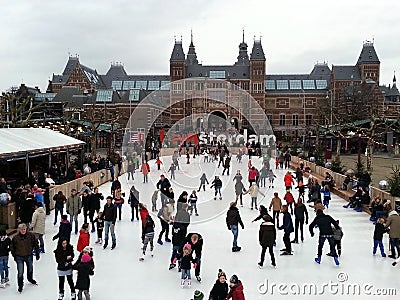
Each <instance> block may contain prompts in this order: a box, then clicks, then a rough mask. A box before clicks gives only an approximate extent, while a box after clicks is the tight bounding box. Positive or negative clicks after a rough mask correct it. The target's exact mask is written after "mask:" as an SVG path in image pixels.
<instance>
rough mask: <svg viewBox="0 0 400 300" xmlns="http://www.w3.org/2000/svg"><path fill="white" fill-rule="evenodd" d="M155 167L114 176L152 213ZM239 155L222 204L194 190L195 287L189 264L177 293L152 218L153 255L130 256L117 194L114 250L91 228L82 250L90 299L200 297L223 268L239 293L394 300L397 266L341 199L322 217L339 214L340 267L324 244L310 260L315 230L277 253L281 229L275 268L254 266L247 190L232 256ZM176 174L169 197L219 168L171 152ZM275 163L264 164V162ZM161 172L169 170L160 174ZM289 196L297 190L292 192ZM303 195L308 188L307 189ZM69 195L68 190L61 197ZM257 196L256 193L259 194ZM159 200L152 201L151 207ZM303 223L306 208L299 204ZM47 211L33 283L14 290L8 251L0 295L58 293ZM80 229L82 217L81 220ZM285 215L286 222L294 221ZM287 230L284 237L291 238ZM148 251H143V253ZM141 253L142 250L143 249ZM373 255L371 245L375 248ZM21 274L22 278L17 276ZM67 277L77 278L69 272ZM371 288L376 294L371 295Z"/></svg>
mask: <svg viewBox="0 0 400 300" xmlns="http://www.w3.org/2000/svg"><path fill="white" fill-rule="evenodd" d="M162 160H163V163H164V165H163V166H162V170H161V171H157V170H156V169H157V167H156V165H155V162H154V160H152V161H150V162H149V163H150V167H151V172H150V174H149V175H150V178H149V183H148V184H143V183H142V182H143V179H142V174H141V173H140V172H139V171H136V173H135V179H134V181H132V180H130V181H128V180H127V177H126V175H123V176H121V178H120V181H121V183H122V187H123V192H126V194H127V196H128V195H129V189H130V187H131V185H132V184H135V187H136V188H137V189H138V190H139V191H140V201H141V202H144V203H145V204H146V205H147V207H148V209H149V210H151V195H152V194H153V191H154V190H155V184H156V183H157V181H158V180H159V176H160V175H161V174H168V173H167V172H166V170H168V168H169V166H170V164H171V159H170V157H164V158H162ZM247 160H248V159H247V157H244V159H243V161H242V163H241V164H238V163H237V162H236V157H235V156H234V157H233V158H232V164H231V165H232V166H231V170H230V171H231V173H230V176H221V178H222V181H223V189H222V191H223V200H222V201H221V200H219V199H218V200H214V199H213V190H211V189H210V187H209V186H207V191H206V192H203V191H201V192H200V193H198V197H199V202H198V203H199V204H198V210H199V216H197V217H196V216H192V218H191V222H192V223H191V224H190V226H189V228H188V232H198V233H200V234H201V235H202V236H203V239H204V246H203V255H202V266H201V277H202V282H201V283H198V282H197V281H196V280H195V277H194V270H192V278H193V279H194V280H193V282H192V287H191V288H190V289H189V288H184V289H182V288H181V287H180V273H178V272H177V270H176V269H174V270H168V266H169V259H170V255H171V248H172V246H171V244H170V243H164V245H162V246H160V245H158V244H157V243H156V241H157V237H158V233H159V231H160V223H159V221H158V219H157V217H156V216H155V215H154V219H155V222H156V237H155V239H154V243H155V250H154V254H155V256H154V257H153V258H152V257H150V255H147V256H146V258H145V260H144V262H140V261H139V260H138V258H139V256H140V254H141V238H140V235H141V229H140V222H138V221H134V222H131V221H130V218H131V214H130V206H129V205H128V203H127V200H128V199H127V198H128V197H126V198H125V204H124V205H123V218H122V221H117V223H116V227H115V230H116V235H117V247H116V249H114V250H112V251H111V250H110V246H109V247H108V249H106V250H103V249H102V247H101V246H97V245H95V244H94V242H95V241H96V237H97V236H96V233H92V234H91V246H92V247H93V248H94V261H95V264H96V268H95V270H94V272H95V275H94V276H93V277H91V288H90V293H91V296H92V299H94V300H102V299H139V300H141V299H143V300H144V299H171V300H172V299H176V300H188V299H191V298H192V297H193V292H194V291H195V290H196V289H199V290H201V291H202V292H203V293H204V294H205V295H206V297H205V299H208V294H209V291H210V290H211V288H212V286H213V284H214V282H215V280H216V279H217V272H218V269H219V268H221V269H223V271H225V272H226V274H227V278H228V280H229V278H230V276H231V275H232V274H237V275H238V277H239V279H240V280H241V281H242V283H243V286H244V293H245V296H246V299H250V300H253V299H254V300H255V299H280V298H282V297H284V296H287V295H289V296H292V298H297V297H299V298H304V299H308V298H310V297H317V296H318V297H320V298H321V299H354V298H360V299H361V298H365V297H366V296H368V295H372V297H370V298H376V299H395V296H383V295H384V294H385V293H391V294H393V293H396V294H397V295H399V294H400V283H399V272H400V270H399V267H393V266H392V265H391V263H392V261H393V260H392V259H390V258H382V257H381V256H380V255H379V254H377V255H376V256H373V255H372V234H373V229H374V226H373V225H372V223H371V222H370V221H369V220H368V218H369V216H368V215H367V214H366V213H357V212H355V211H354V210H353V209H344V208H343V207H342V206H343V205H344V204H345V202H344V200H342V199H340V198H338V197H337V196H335V195H333V199H332V201H331V205H330V207H329V209H328V210H325V212H326V213H328V214H330V215H331V216H332V217H333V218H334V219H339V220H340V225H341V226H342V228H343V232H344V237H343V240H342V257H341V258H340V266H336V265H335V264H334V262H333V259H332V258H330V257H328V256H326V255H325V254H326V253H328V244H327V243H326V245H325V247H324V254H323V257H322V262H321V264H320V265H318V264H316V263H315V262H314V257H315V256H316V249H317V241H318V230H317V229H316V230H315V233H316V234H315V236H314V237H313V238H311V236H310V234H309V232H308V226H306V228H305V240H304V243H300V244H293V249H294V255H293V256H279V253H280V251H279V250H280V249H282V248H283V242H282V236H283V232H282V231H278V237H277V246H276V247H275V255H276V264H277V268H276V269H274V268H272V267H271V265H270V260H269V255H268V254H267V255H266V260H265V262H264V268H263V269H259V268H258V266H257V263H258V262H259V260H260V251H261V248H260V246H259V244H258V229H259V226H260V221H259V222H255V223H252V222H251V221H252V220H253V219H254V218H255V217H256V216H257V215H258V211H255V210H250V207H249V205H250V196H249V195H245V196H244V204H245V205H244V207H240V206H239V210H240V214H241V216H242V220H243V222H244V225H245V229H244V230H241V229H240V231H239V246H241V247H242V251H240V252H236V253H232V251H231V247H232V240H233V237H232V233H231V231H229V230H228V229H227V226H226V223H225V215H226V211H227V209H228V207H229V203H230V202H231V201H233V200H234V199H235V196H234V182H233V176H234V175H235V173H236V170H238V169H240V170H241V171H242V175H243V177H244V180H243V182H244V184H245V186H246V187H248V183H247V180H246V178H247ZM261 163H262V161H261V160H259V159H258V158H257V159H254V160H253V164H254V165H255V166H256V167H261ZM180 165H181V170H180V171H176V180H173V181H172V182H171V183H172V186H173V188H174V190H175V200H177V199H178V196H179V194H180V193H181V192H182V191H183V190H186V191H188V193H189V194H190V192H191V191H192V190H193V189H196V190H197V188H198V186H199V177H200V176H201V175H202V173H203V172H205V173H206V174H207V177H208V180H209V181H210V182H211V181H212V179H213V177H214V175H221V174H222V167H221V168H216V166H217V165H216V163H203V158H202V157H197V158H196V159H191V163H190V164H186V157H183V156H182V157H181V158H180ZM274 165H275V164H274V163H272V161H271V166H274ZM286 171H287V170H280V169H278V170H276V171H275V173H276V176H277V178H276V180H275V188H274V189H268V188H262V189H261V191H262V192H265V193H266V197H265V198H263V199H262V201H261V203H259V204H264V205H269V203H270V200H271V198H272V195H273V192H275V191H276V192H278V193H279V196H280V197H281V198H283V195H284V184H283V176H284V174H285V173H286ZM167 176H168V178H169V174H168V175H167ZM110 186H111V183H107V184H105V185H103V186H101V187H100V191H101V192H102V193H103V195H105V196H107V195H109V193H110ZM293 194H294V196H295V198H296V199H297V195H298V192H297V190H295V191H294V192H293ZM306 194H307V193H306ZM67 196H68V195H67ZM261 198H262V196H260V197H259V198H258V199H259V200H261ZM159 206H160V200H159V202H158V207H159ZM308 212H309V216H310V218H311V220H312V219H313V218H314V216H315V213H314V211H313V209H311V208H309V209H308ZM53 219H54V216H53V212H52V215H51V216H49V217H48V218H47V220H46V239H45V248H46V253H45V254H42V255H41V259H40V260H39V261H35V262H34V278H35V279H36V280H37V282H38V286H32V285H31V284H29V283H27V281H26V279H25V287H24V290H23V292H22V294H21V295H20V294H19V293H18V292H17V284H16V265H15V263H14V261H13V260H12V257H10V261H9V266H10V286H8V287H7V288H6V289H0V297H1V299H4V300H8V299H30V300H31V299H35V300H42V299H43V300H44V299H52V300H55V299H57V297H58V278H57V273H56V263H55V258H54V254H53V250H54V249H55V248H56V242H55V241H52V236H53V235H54V234H56V232H57V231H58V224H57V225H56V226H53ZM79 221H80V225H81V224H82V222H83V217H82V216H80V219H79ZM293 221H294V218H293ZM293 237H294V234H292V235H291V239H293ZM77 239H78V236H76V235H74V234H73V235H72V238H71V243H72V244H73V245H74V248H76V243H77ZM384 239H385V240H384V245H385V248H386V249H385V251H386V253H387V254H389V249H388V236H387V235H386V236H385V238H384ZM148 251H149V250H148ZM148 253H149V252H148ZM378 253H379V251H378ZM25 278H26V275H25ZM75 278H76V275H75ZM65 291H66V292H65V297H64V299H70V292H69V287H68V286H67V284H66V285H65ZM379 294H380V295H379Z"/></svg>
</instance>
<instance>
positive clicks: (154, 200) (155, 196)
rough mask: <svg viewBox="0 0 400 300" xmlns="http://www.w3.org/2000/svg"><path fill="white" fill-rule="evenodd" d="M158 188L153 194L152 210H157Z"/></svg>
mask: <svg viewBox="0 0 400 300" xmlns="http://www.w3.org/2000/svg"><path fill="white" fill-rule="evenodd" d="M157 199H158V190H155V191H154V193H153V195H152V196H151V211H153V212H155V211H157Z"/></svg>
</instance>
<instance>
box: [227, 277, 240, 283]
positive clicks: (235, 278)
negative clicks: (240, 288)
mask: <svg viewBox="0 0 400 300" xmlns="http://www.w3.org/2000/svg"><path fill="white" fill-rule="evenodd" d="M229 282H231V283H233V284H235V285H236V284H238V283H239V278H238V277H237V276H236V275H232V277H231V279H230V280H229Z"/></svg>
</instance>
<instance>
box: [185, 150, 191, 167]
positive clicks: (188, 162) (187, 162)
mask: <svg viewBox="0 0 400 300" xmlns="http://www.w3.org/2000/svg"><path fill="white" fill-rule="evenodd" d="M186 164H190V154H189V151H187V152H186Z"/></svg>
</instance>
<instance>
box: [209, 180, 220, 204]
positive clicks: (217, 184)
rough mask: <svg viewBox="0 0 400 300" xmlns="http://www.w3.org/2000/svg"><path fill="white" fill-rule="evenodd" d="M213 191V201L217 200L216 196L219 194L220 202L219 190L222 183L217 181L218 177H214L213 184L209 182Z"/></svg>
mask: <svg viewBox="0 0 400 300" xmlns="http://www.w3.org/2000/svg"><path fill="white" fill-rule="evenodd" d="M213 187H214V189H215V194H214V200H217V194H218V193H219V200H222V194H221V188H222V181H221V179H219V176H215V179H214V180H213V182H211V188H213Z"/></svg>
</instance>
